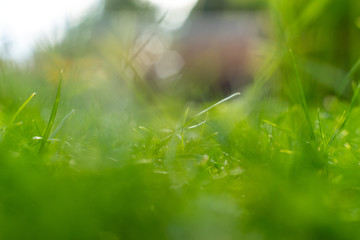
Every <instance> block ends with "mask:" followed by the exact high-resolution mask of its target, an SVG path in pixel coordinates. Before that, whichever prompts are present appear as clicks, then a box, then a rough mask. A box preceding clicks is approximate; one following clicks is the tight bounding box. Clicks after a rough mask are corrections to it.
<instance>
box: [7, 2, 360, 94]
mask: <svg viewBox="0 0 360 240" xmlns="http://www.w3.org/2000/svg"><path fill="white" fill-rule="evenodd" d="M358 10H359V3H358V2H357V1H354V0H344V1H341V3H340V2H339V1H335V0H317V1H308V0H298V1H295V2H291V3H287V2H285V1H281V0H275V1H266V0H252V1H247V0H239V1H233V0H216V1H215V0H200V1H196V0H186V1H165V0H163V1H162V0H103V1H99V0H82V1H76V2H74V1H61V2H60V1H59V2H57V1H51V2H50V1H41V0H34V1H31V3H30V2H28V1H21V0H16V1H1V3H0V56H1V58H2V59H4V60H10V61H16V62H19V63H23V64H35V65H36V64H38V65H40V66H37V69H43V70H44V71H48V72H52V70H51V69H59V68H70V69H74V68H73V67H74V66H75V65H76V64H82V66H81V67H79V68H82V67H87V66H86V65H88V67H89V68H90V69H94V68H93V67H91V66H94V65H96V66H97V67H96V69H97V70H98V71H97V72H98V73H100V72H101V71H102V72H103V74H106V75H111V76H112V77H116V76H117V77H118V78H119V79H120V78H124V76H122V77H121V76H120V75H122V74H123V73H124V72H127V76H128V77H129V78H130V79H132V80H131V81H132V83H131V84H133V85H134V86H133V87H134V88H136V89H137V90H139V91H145V92H146V93H143V92H142V93H141V94H143V95H148V94H150V95H151V93H149V92H151V91H155V93H156V94H159V93H163V94H171V95H176V96H179V97H183V98H186V99H193V100H206V99H218V98H221V97H224V96H226V95H228V94H229V93H232V92H235V91H243V90H244V89H245V87H246V86H249V84H250V83H251V84H252V83H254V82H255V80H257V79H259V78H262V80H260V81H258V82H260V83H259V84H258V87H257V89H263V90H262V91H265V92H271V93H275V94H277V95H278V96H284V97H285V98H286V99H288V98H290V99H292V98H293V94H291V91H292V90H291V89H292V86H291V83H290V82H289V81H287V79H288V78H289V75H286V74H288V73H289V71H288V70H289V65H288V64H287V62H288V61H287V57H288V56H287V51H288V49H290V48H292V49H293V51H294V53H295V55H296V58H297V59H298V64H300V69H301V74H302V76H303V77H304V82H305V83H304V85H305V93H306V95H307V96H308V97H309V98H310V100H314V101H318V100H319V99H322V98H323V97H324V95H327V94H335V95H336V96H340V97H345V98H348V94H349V93H350V90H351V79H350V78H347V77H346V75H347V73H348V72H349V71H350V69H351V67H352V66H354V64H355V63H356V62H357V60H358V56H357V55H358V54H357V53H358V52H359V44H357V43H358V42H359V40H360V39H359V38H360V33H359V26H360V20H359V19H360V18H359V14H358ZM55 53H56V54H55ZM35 59H36V60H35ZM41 59H42V60H43V61H44V62H41ZM55 62H56V63H55ZM75 63H76V64H75ZM49 64H50V65H49ZM74 64H75V65H74ZM100 65H103V66H106V69H104V68H103V67H100ZM270 65H272V66H270ZM355 65H356V64H355ZM275 68H277V69H275ZM120 69H121V70H120ZM124 69H126V70H125V71H123V70H124ZM129 69H130V70H129ZM119 71H121V74H120V73H119ZM129 72H132V73H129ZM129 74H130V75H129ZM265 76H266V77H265ZM351 77H354V76H351ZM264 78H267V80H265V79H264ZM269 79H273V80H272V81H271V84H270V83H269V81H268V80H269ZM122 81H123V80H122ZM289 84H290V85H289ZM310 85H311V87H310ZM316 93H321V94H316Z"/></svg>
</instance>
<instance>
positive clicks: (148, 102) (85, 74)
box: [0, 0, 360, 240]
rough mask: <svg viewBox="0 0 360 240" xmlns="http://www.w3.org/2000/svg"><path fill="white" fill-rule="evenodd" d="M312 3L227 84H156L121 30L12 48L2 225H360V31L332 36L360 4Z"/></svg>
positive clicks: (118, 233) (359, 234)
mask: <svg viewBox="0 0 360 240" xmlns="http://www.w3.org/2000/svg"><path fill="white" fill-rule="evenodd" d="M298 2H299V4H298V5H297V4H290V3H289V4H286V3H284V2H283V1H273V3H274V4H268V8H267V9H266V11H267V13H268V14H269V16H271V17H270V18H271V19H272V20H273V25H271V26H272V31H271V33H269V36H271V37H272V38H271V41H270V43H268V44H269V45H268V48H267V50H266V53H267V54H266V58H265V60H264V61H263V63H262V65H261V66H259V67H258V70H257V72H256V74H255V76H254V80H253V82H252V84H250V85H248V86H247V87H246V88H242V89H239V91H233V92H232V93H231V94H228V95H226V96H223V97H221V98H218V96H217V97H216V98H217V99H215V98H211V95H206V94H207V93H204V91H203V90H202V89H198V90H197V91H198V92H200V93H199V94H203V95H206V96H207V97H206V98H204V99H205V100H199V99H195V100H193V99H189V98H187V97H181V96H182V95H181V91H177V92H176V94H172V93H171V92H165V93H164V92H161V91H156V90H149V86H148V85H147V83H146V81H145V80H144V79H141V77H140V78H139V77H138V76H137V72H136V71H134V69H133V68H132V66H134V65H132V63H129V62H127V61H124V62H122V63H124V64H123V65H122V67H119V68H117V67H116V66H117V65H116V60H114V58H113V56H115V55H113V54H115V52H116V51H117V50H119V48H117V47H116V45H111V44H108V43H111V41H112V38H111V36H110V37H109V36H106V38H105V39H106V40H101V41H104V42H100V40H97V41H96V43H94V45H91V46H92V47H94V46H96V47H97V48H96V51H94V52H95V53H94V52H91V53H89V51H90V50H88V49H85V52H86V54H83V53H81V51H82V50H84V49H79V53H77V52H76V53H71V54H69V52H68V49H67V48H66V47H67V46H68V45H67V44H68V43H67V42H66V39H65V40H64V42H63V43H61V44H59V45H58V46H56V47H54V48H51V49H46V50H44V49H42V50H41V51H39V52H38V53H37V55H36V56H35V57H34V59H33V64H30V65H28V66H18V65H17V64H14V63H12V62H9V61H6V60H2V61H0V239H4V240H5V239H6V240H8V239H37V240H38V239H39V240H40V239H54V240H55V239H100V240H116V239H119V240H120V239H249V240H257V239H277V240H278V239H295V240H296V239H360V230H359V229H358V228H357V226H358V225H359V223H360V174H359V172H360V148H359V145H360V127H359V122H358V119H360V108H359V91H360V85H359V81H358V80H359V79H358V71H357V70H358V67H359V65H360V64H359V60H358V58H359V56H360V55H359V51H356V50H358V49H359V46H358V42H356V40H358V39H359V33H358V32H359V31H360V30H359V27H358V26H357V25H356V24H355V23H354V21H349V22H343V23H344V24H348V25H344V26H347V28H348V30H347V31H348V32H352V33H351V34H350V33H349V35H347V36H348V38H347V39H346V40H347V41H348V43H347V45H344V46H343V48H341V47H338V45H339V44H341V43H339V41H340V40H339V39H337V38H330V37H325V36H333V35H332V34H335V35H336V34H337V33H339V31H342V30H344V29H343V28H341V27H339V26H338V24H339V21H340V20H344V18H343V16H344V12H345V13H346V11H349V9H351V7H353V8H354V9H356V7H357V6H358V5H359V4H358V3H356V2H355V1H350V0H347V1H344V3H343V4H344V5H346V4H347V5H348V7H349V8H346V9H345V10H343V9H340V8H338V5H341V4H340V3H339V2H338V1H335V0H334V1H331V0H328V1H324V0H320V1H314V2H313V3H311V2H310V3H308V2H307V1H298ZM275 3H276V4H275ZM300 3H301V4H300ZM355 6H356V7H355ZM297 8H299V9H301V10H302V12H301V14H300V17H299V16H298V15H299V14H297V13H296V11H295V9H297ZM344 8H345V7H344ZM324 12H327V13H328V15H326V14H324ZM345 15H346V14H345ZM346 16H347V15H346ZM350 16H353V15H350ZM354 16H356V13H355V15H354ZM349 18H351V17H349ZM329 19H330V20H331V19H332V20H333V21H330V20H329ZM339 19H340V20H339ZM351 20H353V19H351ZM344 21H345V20H344ZM82 27H84V26H82ZM78 30H79V29H78ZM80 30H81V28H80ZM80 30H79V31H80ZM316 31H320V33H322V34H324V35H321V34H320V35H319V36H318V35H316V36H315V35H313V34H315V32H316ZM356 31H357V32H356ZM72 33H74V32H71V31H69V34H70V36H69V37H68V38H71V34H72ZM335 35H334V36H335ZM106 41H107V42H106ZM74 44H78V45H76V46H81V44H82V42H81V40H78V42H75V43H74ZM109 48H110V50H111V48H113V50H114V51H113V52H112V51H109ZM64 49H65V50H64ZM120 50H121V49H120ZM120 50H119V51H120ZM64 52H65V53H64ZM339 53H341V54H340V55H339ZM77 54H78V55H77ZM338 56H341V57H338ZM120 62H121V61H120ZM114 64H115V65H114ZM119 66H120V63H119ZM129 68H130V69H131V70H132V71H129ZM330 70H331V71H336V72H338V73H339V77H338V76H336V77H337V78H335V75H332V74H331V73H330V72H331V71H330ZM134 79H135V80H134ZM319 79H320V80H319ZM184 89H186V88H185V87H184ZM338 89H340V90H338ZM179 92H180V93H179Z"/></svg>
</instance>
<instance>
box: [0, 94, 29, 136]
mask: <svg viewBox="0 0 360 240" xmlns="http://www.w3.org/2000/svg"><path fill="white" fill-rule="evenodd" d="M35 95H36V92H34V93H32V94H31V95H30V97H28V99H26V101H25V102H24V103H23V104H22V105H21V106H20V107H19V109H18V110H17V111H16V113H15V114H14V116H13V117H12V118H11V120H10V122H9V124H8V126H11V125H13V124H14V122H15V120H16V117H17V116H18V115H19V114H20V112H21V111H22V110H23V109H24V108H25V107H26V105H28V103H29V102H30V101H31V99H33V97H34V96H35ZM6 129H7V127H6V126H5V127H4V128H3V130H4V134H3V136H2V139H1V140H4V138H5V135H6Z"/></svg>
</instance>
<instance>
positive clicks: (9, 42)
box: [0, 0, 99, 60]
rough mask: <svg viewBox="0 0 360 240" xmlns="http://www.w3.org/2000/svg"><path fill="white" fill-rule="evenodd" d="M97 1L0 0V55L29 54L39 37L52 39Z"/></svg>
mask: <svg viewBox="0 0 360 240" xmlns="http://www.w3.org/2000/svg"><path fill="white" fill-rule="evenodd" d="M97 3H99V0H0V57H10V58H13V59H16V60H19V59H24V58H26V57H28V56H29V54H30V53H31V49H32V48H33V47H34V45H35V44H36V42H37V41H38V40H39V38H46V39H48V40H50V41H56V40H59V39H61V38H62V37H63V34H64V31H65V28H66V26H67V25H73V24H76V23H78V22H79V21H80V19H81V18H82V17H83V16H84V15H85V13H86V12H87V11H88V10H89V9H90V7H92V6H94V5H95V4H97Z"/></svg>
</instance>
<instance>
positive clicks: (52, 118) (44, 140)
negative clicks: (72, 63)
mask: <svg viewBox="0 0 360 240" xmlns="http://www.w3.org/2000/svg"><path fill="white" fill-rule="evenodd" d="M63 74H64V71H63V70H61V71H60V78H59V85H58V90H57V93H56V98H55V102H54V106H53V108H52V111H51V115H50V119H49V123H48V125H47V126H46V128H45V131H44V134H43V135H42V141H41V145H40V148H39V153H43V152H44V150H45V146H46V143H47V141H48V139H49V136H50V133H51V130H52V127H53V125H54V121H55V117H56V113H57V110H58V107H59V102H60V94H61V86H62V80H63Z"/></svg>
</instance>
